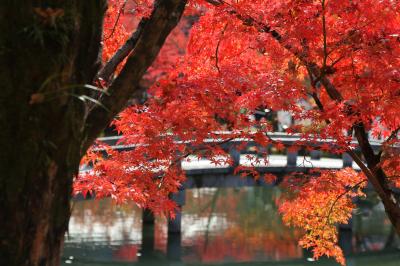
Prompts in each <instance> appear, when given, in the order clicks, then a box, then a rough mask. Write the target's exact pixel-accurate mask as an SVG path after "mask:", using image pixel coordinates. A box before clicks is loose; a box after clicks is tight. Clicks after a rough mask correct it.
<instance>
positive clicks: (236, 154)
mask: <svg viewBox="0 0 400 266" xmlns="http://www.w3.org/2000/svg"><path fill="white" fill-rule="evenodd" d="M229 156H230V157H231V159H232V161H233V165H232V167H233V169H235V168H236V167H237V166H239V164H240V151H238V150H237V149H236V148H235V147H231V148H230V149H229Z"/></svg>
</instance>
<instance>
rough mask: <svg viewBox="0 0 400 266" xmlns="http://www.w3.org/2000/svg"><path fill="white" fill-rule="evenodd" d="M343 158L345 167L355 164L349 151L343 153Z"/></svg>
mask: <svg viewBox="0 0 400 266" xmlns="http://www.w3.org/2000/svg"><path fill="white" fill-rule="evenodd" d="M342 159H343V168H345V167H352V166H353V158H351V156H350V155H349V154H348V153H347V152H345V153H343V154H342Z"/></svg>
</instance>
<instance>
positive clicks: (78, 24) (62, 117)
mask: <svg viewBox="0 0 400 266" xmlns="http://www.w3.org/2000/svg"><path fill="white" fill-rule="evenodd" d="M105 2H106V0H85V1H82V0H69V1H56V0H53V1H52V0H47V1H33V0H32V1H14V0H4V1H3V2H2V3H1V5H0V32H1V35H0V84H1V85H0V86H1V94H0V128H1V130H0V173H1V174H0V265H7V266H14V265H34V266H36V265H41V266H42V265H43V266H46V265H59V263H60V254H61V252H62V241H63V238H64V234H65V231H66V229H67V226H68V220H69V216H70V205H69V200H70V197H71V190H72V180H73V176H74V174H76V173H77V171H78V167H79V161H80V158H81V156H82V155H83V154H84V153H85V150H86V149H87V147H88V146H89V145H90V144H91V142H92V141H93V140H94V139H95V137H96V136H97V135H98V134H99V133H100V132H101V130H102V129H103V128H104V127H105V126H106V125H107V124H108V123H109V122H110V121H111V119H112V118H113V117H114V115H115V114H117V113H118V112H119V111H121V109H122V108H123V107H124V106H125V104H126V102H127V101H128V100H129V97H128V96H129V94H130V93H132V92H134V91H135V88H136V87H137V84H138V82H139V81H140V79H141V76H142V75H143V74H144V73H145V71H146V69H147V67H148V66H149V65H150V64H151V63H152V62H153V60H154V59H155V57H156V55H157V53H158V51H159V49H160V48H161V46H162V44H163V42H164V40H165V38H166V36H167V35H168V34H169V32H170V31H171V30H172V29H173V27H174V26H175V25H176V23H177V21H178V20H179V18H180V16H181V14H182V12H183V8H184V5H185V1H180V0H163V1H161V0H159V1H156V8H155V11H154V12H153V13H157V12H158V13H157V14H161V15H160V16H154V15H152V17H151V18H150V19H149V24H148V26H147V28H145V29H144V30H145V31H144V32H143V34H141V36H144V38H142V39H140V40H139V44H138V47H140V49H139V50H138V51H137V52H135V53H134V56H133V58H134V59H130V60H128V64H127V69H126V70H123V71H122V73H121V76H122V77H121V78H119V79H117V80H116V83H115V84H113V85H112V88H111V89H110V93H111V96H110V97H109V98H107V99H106V100H105V99H99V100H105V105H107V107H109V109H110V110H111V111H112V112H111V113H108V112H107V111H105V110H104V109H103V111H99V110H98V109H97V106H95V107H93V106H89V104H88V102H84V101H82V100H83V99H84V98H82V96H84V97H93V91H91V90H90V89H88V88H85V87H84V84H91V83H92V81H93V79H94V77H95V75H96V73H97V72H98V70H99V62H98V57H99V50H100V43H101V34H102V20H103V15H104V11H105ZM177 7H179V8H177ZM50 8H51V9H50ZM160 11H161V12H160ZM171 20H172V22H171ZM152 27H154V28H152ZM146 31H148V33H146ZM153 35H155V37H154V38H152V36H153ZM132 77H134V78H132ZM120 90H123V92H121V91H120ZM114 102H115V103H116V104H117V105H116V106H112V107H111V105H113V103H114ZM93 112H94V113H95V114H97V115H95V116H93ZM99 114H101V115H99ZM90 117H91V118H92V119H93V118H96V119H100V120H102V121H96V122H94V121H93V120H90V121H91V122H90V126H89V127H87V125H88V122H87V121H88V120H87V119H88V118H90ZM94 125H96V126H94Z"/></svg>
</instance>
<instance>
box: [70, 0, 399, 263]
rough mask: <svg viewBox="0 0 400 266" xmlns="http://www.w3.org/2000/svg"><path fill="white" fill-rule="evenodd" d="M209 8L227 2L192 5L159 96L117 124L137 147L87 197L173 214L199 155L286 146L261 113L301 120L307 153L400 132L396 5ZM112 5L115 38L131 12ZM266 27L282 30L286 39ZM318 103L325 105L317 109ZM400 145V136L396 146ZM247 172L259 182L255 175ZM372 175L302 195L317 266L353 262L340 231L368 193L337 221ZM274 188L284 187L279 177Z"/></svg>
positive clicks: (235, 4) (341, 176) (81, 185)
mask: <svg viewBox="0 0 400 266" xmlns="http://www.w3.org/2000/svg"><path fill="white" fill-rule="evenodd" d="M209 2H219V3H220V4H219V5H212V4H210V3H208V2H207V1H205V0H192V1H190V2H189V10H188V13H187V17H186V18H185V19H184V20H183V21H182V22H181V24H180V26H179V27H177V29H176V30H175V31H174V33H173V34H172V35H171V36H170V38H169V39H168V41H167V43H166V46H165V47H164V49H163V51H162V52H161V54H160V57H159V58H158V60H157V62H156V64H155V65H154V66H153V68H152V70H151V71H149V73H148V77H149V80H152V81H153V80H157V81H156V82H155V83H154V85H153V86H152V87H151V88H150V89H149V91H148V93H149V95H150V99H149V100H148V101H147V102H146V104H145V105H143V106H133V107H130V108H128V109H126V110H125V111H124V112H122V113H121V114H120V115H119V117H118V119H117V120H116V121H115V122H114V124H115V126H116V128H117V130H118V131H119V132H120V133H122V134H123V135H124V138H123V140H122V141H121V143H123V144H126V145H133V146H134V149H132V150H130V151H124V152H121V153H115V154H112V156H111V158H110V159H109V160H101V161H98V162H97V163H95V164H94V168H93V172H92V173H91V174H87V175H84V176H83V177H80V178H77V180H76V191H78V192H79V191H83V190H92V191H95V192H96V196H110V195H111V196H113V197H115V198H116V199H117V200H118V201H126V200H134V201H135V202H136V203H137V204H139V205H140V206H142V207H148V208H151V209H152V210H153V211H155V212H163V211H166V212H171V211H173V210H174V208H175V206H174V204H173V203H172V202H171V201H170V200H169V198H168V195H169V194H170V193H173V192H176V191H177V189H178V187H179V186H180V185H181V184H182V182H183V181H184V180H185V176H184V173H183V172H182V170H181V167H180V161H181V160H182V159H185V158H187V157H188V156H189V155H195V156H197V157H199V158H207V159H209V160H211V161H212V162H214V163H215V164H229V163H232V160H231V159H230V157H229V155H228V154H227V151H225V150H223V149H222V148H221V147H220V146H219V145H217V143H218V142H226V141H229V140H231V139H234V138H241V139H243V140H246V139H247V140H254V141H256V142H257V143H258V144H260V145H261V146H266V145H268V144H273V145H275V146H276V147H277V148H278V149H284V148H285V147H284V145H283V144H282V143H279V142H274V141H272V140H271V139H270V138H269V137H268V136H267V134H268V132H269V131H271V128H272V127H271V125H270V122H268V121H265V120H264V121H254V120H252V119H250V118H249V115H251V114H252V113H254V111H255V110H256V109H257V108H260V107H262V108H268V109H271V110H275V111H277V110H285V111H288V112H290V113H291V114H292V115H293V117H294V119H295V120H296V121H298V123H296V124H295V125H292V126H291V127H290V128H289V129H288V130H287V131H288V132H298V133H301V136H302V140H301V141H300V142H299V143H298V145H301V146H304V145H310V143H315V142H316V140H317V138H318V139H331V140H333V141H334V143H335V145H334V146H332V145H328V144H325V145H323V146H321V147H320V149H322V150H324V151H329V152H334V153H341V152H343V151H345V150H346V149H350V148H352V147H351V145H350V143H349V142H350V140H351V136H349V135H348V132H351V129H352V127H353V125H354V124H355V123H357V122H363V123H364V124H365V125H366V127H367V130H371V131H372V132H373V133H374V134H375V135H376V136H378V135H379V136H382V137H386V138H387V137H388V136H389V135H391V132H393V131H395V130H396V129H397V128H399V127H400V119H399V116H398V106H399V105H400V86H399V84H400V72H399V69H400V59H399V56H398V55H399V54H400V46H399V40H400V39H399V38H400V37H399V36H400V32H399V27H398V25H400V5H399V4H398V3H397V1H393V0H362V1H361V0H355V1H341V0H329V1H312V0H310V1H297V0H296V1H295V0H285V1H282V0H252V1H233V0H232V1H228V0H227V1H217V0H216V1H209ZM110 3H111V5H110V7H109V10H108V12H107V14H108V15H107V17H106V21H105V34H104V35H105V36H108V35H109V33H110V32H112V30H113V28H114V25H115V21H116V20H117V17H118V12H119V11H118V10H120V9H121V6H122V5H123V4H124V3H123V1H117V0H115V1H111V2H110ZM144 3H145V5H143V6H144V10H149V2H147V1H146V2H144ZM139 6H140V5H139ZM143 14H144V15H146V14H147V15H148V13H146V12H144V13H142V16H143ZM193 15H195V17H196V19H193ZM194 20H197V21H196V22H195V24H194V26H193V27H192V28H191V32H190V36H189V35H188V31H189V30H188V29H189V28H190V24H191V21H194ZM118 25H120V24H119V23H117V26H118ZM188 25H189V26H188ZM134 28H135V26H133V27H132V29H134ZM266 29H269V30H271V29H273V30H276V32H279V34H280V35H279V36H280V37H279V38H277V36H276V34H274V33H273V34H271V33H269V32H268V31H267V30H266ZM117 30H118V32H119V33H118V34H115V32H116V31H117ZM127 32H129V31H126V30H124V29H123V28H122V27H121V28H119V27H117V28H116V29H115V30H114V34H112V36H115V38H116V39H115V40H114V41H111V39H110V40H105V47H104V54H105V55H106V56H104V59H105V60H106V59H107V58H109V56H110V55H111V54H112V52H113V51H115V49H116V48H117V47H118V46H119V45H121V43H122V42H123V40H124V39H126V36H127ZM274 35H275V36H274ZM188 36H189V37H188ZM277 39H279V41H277ZM185 47H186V49H185ZM299 55H301V56H303V58H306V59H307V60H308V61H310V62H313V63H315V64H316V65H317V66H319V67H320V69H322V72H323V73H324V75H326V76H328V77H329V78H330V80H331V82H332V84H334V86H335V87H336V89H337V90H338V91H339V92H340V94H341V95H342V96H343V101H341V102H337V101H333V100H332V99H330V97H329V95H328V94H327V92H326V91H325V90H324V89H323V87H322V86H321V84H319V80H318V78H319V77H310V75H309V72H308V69H307V68H306V66H305V65H304V64H303V63H302V62H301V60H300V59H299ZM312 95H314V96H317V97H318V99H319V101H320V104H321V105H322V106H323V108H318V107H317V102H316V101H315V98H312V97H311V96H312ZM326 121H329V123H327V122H326ZM371 121H372V122H371ZM227 130H229V132H228V133H227V132H226V131H227ZM397 144H398V139H397V138H396V136H395V137H394V138H393V141H391V142H390V144H388V145H389V146H393V145H397ZM263 156H267V155H266V154H263ZM398 158H399V154H395V155H394V158H390V159H387V160H384V162H383V164H384V165H383V167H384V169H385V172H386V173H388V175H391V174H390V173H394V174H393V175H395V174H396V173H398V165H399V164H398V163H397V162H398V160H399V159H398ZM256 160H259V159H256ZM265 160H266V161H267V160H268V158H267V157H265ZM256 164H257V161H255V162H254V165H256ZM238 170H242V171H244V170H245V171H247V172H248V173H250V174H254V175H256V174H255V173H254V171H251V170H250V169H238ZM361 178H362V177H361V176H359V175H358V174H355V173H354V172H352V171H350V170H343V171H341V172H328V173H323V174H322V175H321V176H319V177H318V178H316V177H311V179H310V182H308V183H306V184H304V185H303V186H301V187H299V192H298V194H297V196H298V198H299V199H302V200H303V201H299V200H294V201H288V203H287V204H286V205H283V207H282V211H283V212H284V213H286V214H285V217H286V220H287V221H289V222H290V223H292V224H294V225H297V226H301V227H304V228H305V229H306V231H307V235H306V237H305V238H304V239H303V242H302V244H303V245H304V246H306V247H314V251H315V252H316V253H315V255H316V257H319V256H320V255H322V254H326V255H330V256H335V257H336V258H337V260H338V261H339V262H340V263H343V256H342V254H341V252H340V250H339V248H338V247H337V246H336V245H335V243H336V229H335V226H334V225H335V224H336V223H344V222H346V221H347V219H348V217H349V216H350V214H351V210H352V208H353V206H352V204H351V200H350V199H351V198H352V197H354V196H358V195H361V192H352V191H349V194H346V195H344V196H342V197H340V198H339V199H338V200H337V202H336V203H335V206H334V207H333V209H332V211H331V212H332V213H331V214H330V215H327V214H328V212H329V206H330V205H331V204H332V203H333V201H335V199H336V198H337V197H338V195H341V193H343V192H344V191H346V189H347V188H348V187H352V186H354V185H355V184H356V183H357V182H359V181H360V180H361ZM267 179H269V180H270V181H273V178H271V176H268V177H267ZM396 180H398V179H396ZM396 182H397V181H396ZM396 182H394V183H396ZM302 184H303V183H302ZM306 202H308V203H306ZM327 206H328V207H327ZM337 206H340V207H337ZM327 216H329V218H325V220H326V221H325V220H324V218H323V217H327Z"/></svg>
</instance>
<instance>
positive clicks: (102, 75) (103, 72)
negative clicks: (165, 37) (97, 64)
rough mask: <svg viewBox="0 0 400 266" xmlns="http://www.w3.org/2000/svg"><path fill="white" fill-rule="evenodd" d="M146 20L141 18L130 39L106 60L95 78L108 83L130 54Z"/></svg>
mask: <svg viewBox="0 0 400 266" xmlns="http://www.w3.org/2000/svg"><path fill="white" fill-rule="evenodd" d="M147 21H148V19H146V18H143V19H142V20H141V21H140V23H139V25H138V27H137V30H136V31H135V32H134V33H132V35H131V37H129V39H128V40H127V41H126V42H125V43H124V45H122V46H121V47H120V48H119V49H118V50H117V51H116V52H115V54H114V55H113V56H112V57H111V58H110V60H108V62H107V63H106V64H105V65H104V66H103V68H102V69H100V71H99V73H98V74H97V78H99V79H102V80H104V81H105V82H106V83H108V82H109V81H110V77H111V75H112V74H113V73H114V72H115V70H116V69H117V67H118V65H119V64H121V62H122V61H123V60H124V59H125V58H126V57H127V56H128V55H129V54H130V53H131V52H132V50H133V49H134V48H135V46H136V43H137V42H138V40H139V38H140V36H141V35H142V33H143V29H144V25H145V24H146V23H147Z"/></svg>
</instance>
